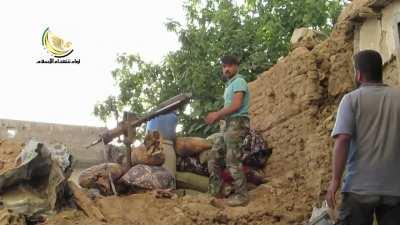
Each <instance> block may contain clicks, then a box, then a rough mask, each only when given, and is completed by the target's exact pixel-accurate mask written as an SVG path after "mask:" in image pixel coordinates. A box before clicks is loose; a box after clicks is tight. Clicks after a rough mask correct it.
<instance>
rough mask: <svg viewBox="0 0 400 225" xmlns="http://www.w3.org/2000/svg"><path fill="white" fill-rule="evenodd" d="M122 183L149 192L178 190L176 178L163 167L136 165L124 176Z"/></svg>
mask: <svg viewBox="0 0 400 225" xmlns="http://www.w3.org/2000/svg"><path fill="white" fill-rule="evenodd" d="M121 182H122V183H124V184H126V185H128V186H133V187H138V188H143V189H148V190H154V189H169V188H173V189H175V188H176V181H175V177H174V176H173V175H172V174H171V173H170V172H169V171H168V170H167V169H165V168H163V167H161V166H148V165H136V166H134V167H132V168H131V169H130V170H129V171H128V172H127V173H126V174H125V175H124V176H122V178H121Z"/></svg>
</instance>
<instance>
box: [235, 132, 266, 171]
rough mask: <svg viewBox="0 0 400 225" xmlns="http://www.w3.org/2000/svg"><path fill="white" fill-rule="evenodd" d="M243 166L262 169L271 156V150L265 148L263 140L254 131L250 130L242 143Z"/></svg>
mask: <svg viewBox="0 0 400 225" xmlns="http://www.w3.org/2000/svg"><path fill="white" fill-rule="evenodd" d="M242 148H243V149H244V151H243V156H242V160H243V164H245V165H247V166H250V167H253V168H262V167H264V166H265V162H267V160H268V158H269V157H270V156H271V154H272V149H270V148H268V147H267V144H266V142H265V140H264V138H263V137H262V136H261V135H259V134H258V133H257V132H256V131H255V130H250V131H249V132H248V133H247V135H246V137H245V138H244V141H243V146H242Z"/></svg>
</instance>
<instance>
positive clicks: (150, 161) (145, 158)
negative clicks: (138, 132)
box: [131, 145, 165, 166]
mask: <svg viewBox="0 0 400 225" xmlns="http://www.w3.org/2000/svg"><path fill="white" fill-rule="evenodd" d="M131 154H132V165H138V164H144V165H149V166H161V165H162V164H163V163H164V161H165V155H164V153H163V152H161V151H156V152H154V153H152V152H151V151H148V150H147V149H146V148H145V146H144V145H140V146H139V147H136V148H133V149H132V153H131Z"/></svg>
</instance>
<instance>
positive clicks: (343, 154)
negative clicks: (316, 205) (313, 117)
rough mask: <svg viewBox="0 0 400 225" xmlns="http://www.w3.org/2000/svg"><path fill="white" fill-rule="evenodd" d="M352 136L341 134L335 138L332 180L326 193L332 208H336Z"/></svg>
mask: <svg viewBox="0 0 400 225" xmlns="http://www.w3.org/2000/svg"><path fill="white" fill-rule="evenodd" d="M350 140H351V136H350V135H348V134H339V135H338V136H337V137H336V139H335V146H334V149H333V162H332V180H331V184H330V186H329V188H328V192H327V194H326V200H327V202H328V206H329V207H330V208H335V196H336V192H337V190H338V189H339V187H340V182H341V180H342V176H343V172H344V169H345V167H346V162H347V156H348V151H349V145H350Z"/></svg>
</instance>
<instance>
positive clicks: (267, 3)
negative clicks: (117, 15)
mask: <svg viewBox="0 0 400 225" xmlns="http://www.w3.org/2000/svg"><path fill="white" fill-rule="evenodd" d="M183 7H184V10H185V12H186V19H185V23H184V24H181V23H179V22H178V21H174V20H169V21H168V22H167V23H166V28H167V30H168V31H170V32H174V33H175V34H176V35H177V36H178V37H179V42H180V44H181V46H180V49H178V50H177V51H174V52H170V53H169V54H168V55H166V56H165V58H164V59H163V61H162V62H161V63H159V64H154V63H149V62H145V61H143V60H142V59H141V57H140V56H139V55H132V54H121V55H119V56H118V57H117V62H118V65H119V66H118V67H117V68H116V69H115V70H113V72H112V76H113V78H114V80H115V81H116V83H117V85H118V87H119V90H120V94H119V95H118V96H110V97H109V98H108V99H106V100H105V101H104V102H102V103H98V104H97V105H96V106H95V110H94V114H95V115H96V116H98V117H100V118H101V119H102V120H107V118H108V117H110V116H111V115H112V114H113V112H114V113H116V112H120V111H122V109H124V108H126V107H128V109H129V110H131V111H133V112H136V113H138V114H143V113H144V112H146V111H148V110H149V109H151V107H153V106H155V105H156V104H157V103H159V102H161V101H164V100H166V99H168V98H170V97H173V96H175V95H178V94H180V93H184V92H191V93H192V94H193V100H192V101H191V103H190V106H189V107H188V108H187V109H186V110H185V111H182V112H180V114H179V118H180V123H181V124H182V126H183V129H182V132H183V134H185V135H196V136H205V135H207V134H209V133H210V132H212V131H214V130H215V129H217V128H216V126H206V125H205V124H204V122H203V118H204V116H205V115H206V114H207V112H210V111H214V110H217V109H219V108H220V107H221V106H222V105H223V104H222V103H223V99H222V94H223V88H224V84H223V82H222V81H221V79H220V76H221V68H220V64H219V58H220V57H221V56H223V55H225V54H233V55H236V56H238V57H239V58H240V60H241V71H240V73H241V74H243V75H245V77H246V79H247V80H248V81H252V80H254V79H255V78H256V76H257V75H258V74H260V73H262V72H263V71H265V70H267V69H268V68H270V67H271V66H272V65H273V64H275V63H276V61H277V59H278V58H279V57H281V56H283V55H286V54H287V53H288V51H289V40H290V37H291V35H292V33H293V31H294V29H295V28H298V27H311V28H313V29H316V30H319V31H322V32H325V33H329V32H330V31H331V29H332V27H333V25H334V24H335V22H336V19H337V17H338V15H339V12H340V11H341V9H342V7H343V2H342V1H341V0H247V1H245V2H243V3H242V4H238V3H236V2H235V1H233V0H188V1H186V2H185V3H184V6H183ZM160 41H162V40H160ZM116 115H118V113H117V114H116Z"/></svg>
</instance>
